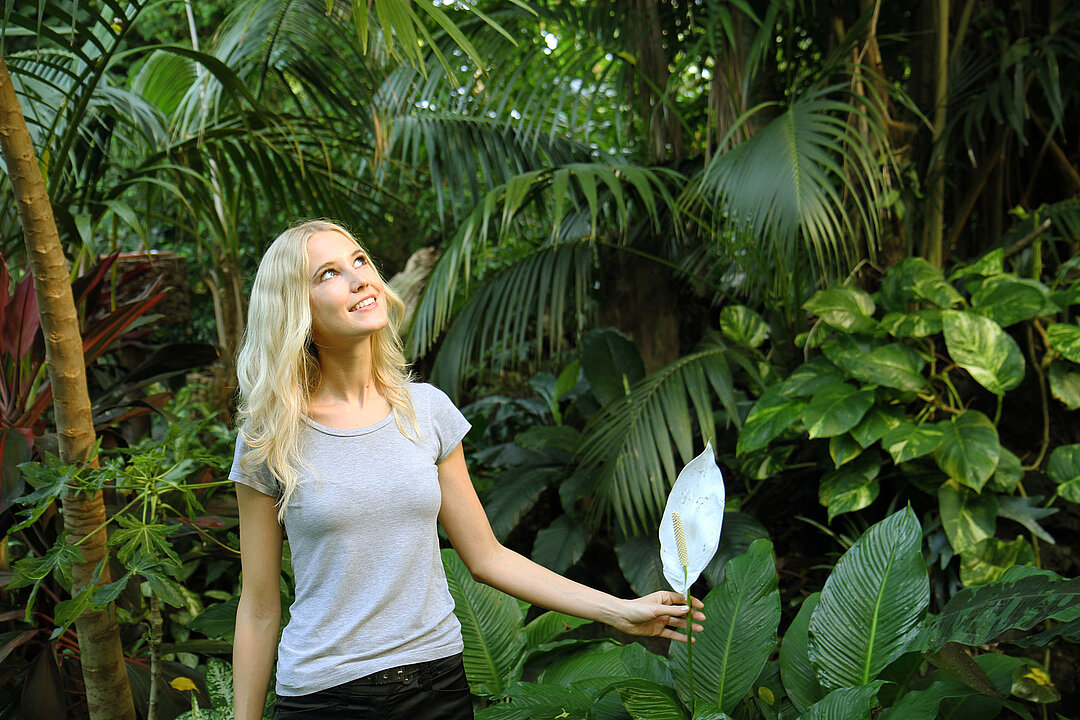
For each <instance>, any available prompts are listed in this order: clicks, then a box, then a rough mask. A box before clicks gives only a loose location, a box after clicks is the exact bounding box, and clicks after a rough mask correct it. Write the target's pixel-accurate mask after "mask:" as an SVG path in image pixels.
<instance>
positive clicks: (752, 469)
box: [739, 445, 795, 480]
mask: <svg viewBox="0 0 1080 720" xmlns="http://www.w3.org/2000/svg"><path fill="white" fill-rule="evenodd" d="M794 450H795V446H794V445H774V446H772V447H767V448H765V449H763V450H755V451H754V452H751V453H747V454H746V455H743V456H742V457H741V458H739V472H741V473H742V474H743V475H745V476H746V477H748V478H750V479H751V480H764V479H766V478H770V477H772V476H773V475H776V474H777V473H779V472H780V471H781V470H783V469H784V466H785V465H786V463H787V460H788V457H790V456H791V453H792V452H794Z"/></svg>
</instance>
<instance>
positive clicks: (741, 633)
mask: <svg viewBox="0 0 1080 720" xmlns="http://www.w3.org/2000/svg"><path fill="white" fill-rule="evenodd" d="M704 612H705V615H706V617H708V618H709V629H708V631H707V632H704V633H702V634H700V635H697V636H696V640H697V642H695V643H694V693H695V697H696V698H697V699H699V700H700V701H703V702H706V703H710V704H712V705H716V706H717V707H719V708H720V709H721V710H722V711H724V712H727V713H730V712H731V711H732V710H733V709H734V708H735V706H736V705H738V704H739V702H740V701H741V700H742V698H743V696H744V695H746V693H747V691H748V690H749V689H750V688H751V686H753V684H754V681H755V680H756V679H757V677H758V675H759V674H760V673H761V668H762V667H764V666H765V661H766V660H768V659H769V655H770V654H771V653H772V651H773V650H774V649H775V648H776V628H777V626H778V625H779V624H780V593H779V591H778V590H777V580H776V566H775V564H774V561H773V555H772V543H770V542H769V541H768V540H757V541H755V542H754V543H753V544H752V545H751V546H750V549H749V550H748V551H747V552H746V554H744V555H741V556H739V557H737V558H735V559H734V560H732V561H731V562H729V563H728V565H727V572H726V574H725V577H724V582H723V583H721V584H720V585H718V586H716V587H714V588H713V589H712V590H711V591H710V592H709V594H708V595H707V596H706V597H705V610H704ZM669 653H670V656H671V669H672V673H673V675H674V676H675V687H676V688H677V689H678V690H679V693H680V695H682V696H683V697H684V698H685V697H686V696H687V694H688V693H689V679H688V672H687V653H686V644H685V643H678V644H673V646H672V647H671V648H670V650H669Z"/></svg>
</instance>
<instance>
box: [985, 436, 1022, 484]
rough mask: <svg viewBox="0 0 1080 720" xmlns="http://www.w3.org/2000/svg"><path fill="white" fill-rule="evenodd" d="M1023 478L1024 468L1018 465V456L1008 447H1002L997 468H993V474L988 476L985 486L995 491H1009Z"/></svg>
mask: <svg viewBox="0 0 1080 720" xmlns="http://www.w3.org/2000/svg"><path fill="white" fill-rule="evenodd" d="M1023 479H1024V469H1023V468H1022V467H1021V466H1020V458H1018V457H1016V455H1015V454H1013V452H1012V451H1011V450H1009V449H1008V448H1006V447H1002V448H1001V455H1000V456H999V457H998V464H997V468H995V470H994V474H993V475H992V476H990V482H989V483H987V487H989V488H990V489H991V490H993V491H995V492H1001V493H1011V492H1012V491H1013V490H1015V489H1016V486H1017V485H1019V484H1020V481H1021V480H1023Z"/></svg>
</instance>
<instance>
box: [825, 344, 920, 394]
mask: <svg viewBox="0 0 1080 720" xmlns="http://www.w3.org/2000/svg"><path fill="white" fill-rule="evenodd" d="M822 350H823V351H824V353H825V355H826V356H827V357H828V358H829V359H830V360H832V361H833V362H834V363H836V365H838V366H839V367H841V368H843V370H844V372H846V373H847V374H848V375H849V376H850V377H852V378H855V379H856V380H861V381H862V382H864V383H872V384H874V385H884V386H885V387H891V388H896V389H897V390H908V391H912V392H914V391H916V390H920V389H922V387H923V386H925V385H926V378H925V377H923V374H922V370H923V367H925V366H926V362H925V361H924V360H923V359H922V358H921V357H919V355H918V353H916V352H915V351H914V350H912V349H911V348H909V347H907V346H906V345H901V344H900V343H889V344H887V345H881V344H877V343H876V342H874V343H873V344H869V346H864V345H860V343H858V342H856V341H855V340H854V339H852V338H851V337H850V336H848V335H840V336H839V337H836V338H834V339H833V340H830V341H829V342H827V343H825V344H824V346H822Z"/></svg>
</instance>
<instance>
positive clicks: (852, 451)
mask: <svg viewBox="0 0 1080 720" xmlns="http://www.w3.org/2000/svg"><path fill="white" fill-rule="evenodd" d="M862 451H863V446H862V445H860V444H859V441H858V440H856V439H855V438H853V437H852V436H851V435H849V434H846V433H845V434H844V435H833V436H832V437H831V438H829V457H830V458H832V461H833V467H836V468H838V467H840V466H842V465H845V464H847V463H849V462H851V461H852V460H854V459H855V458H857V457H859V455H861V454H862Z"/></svg>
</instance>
